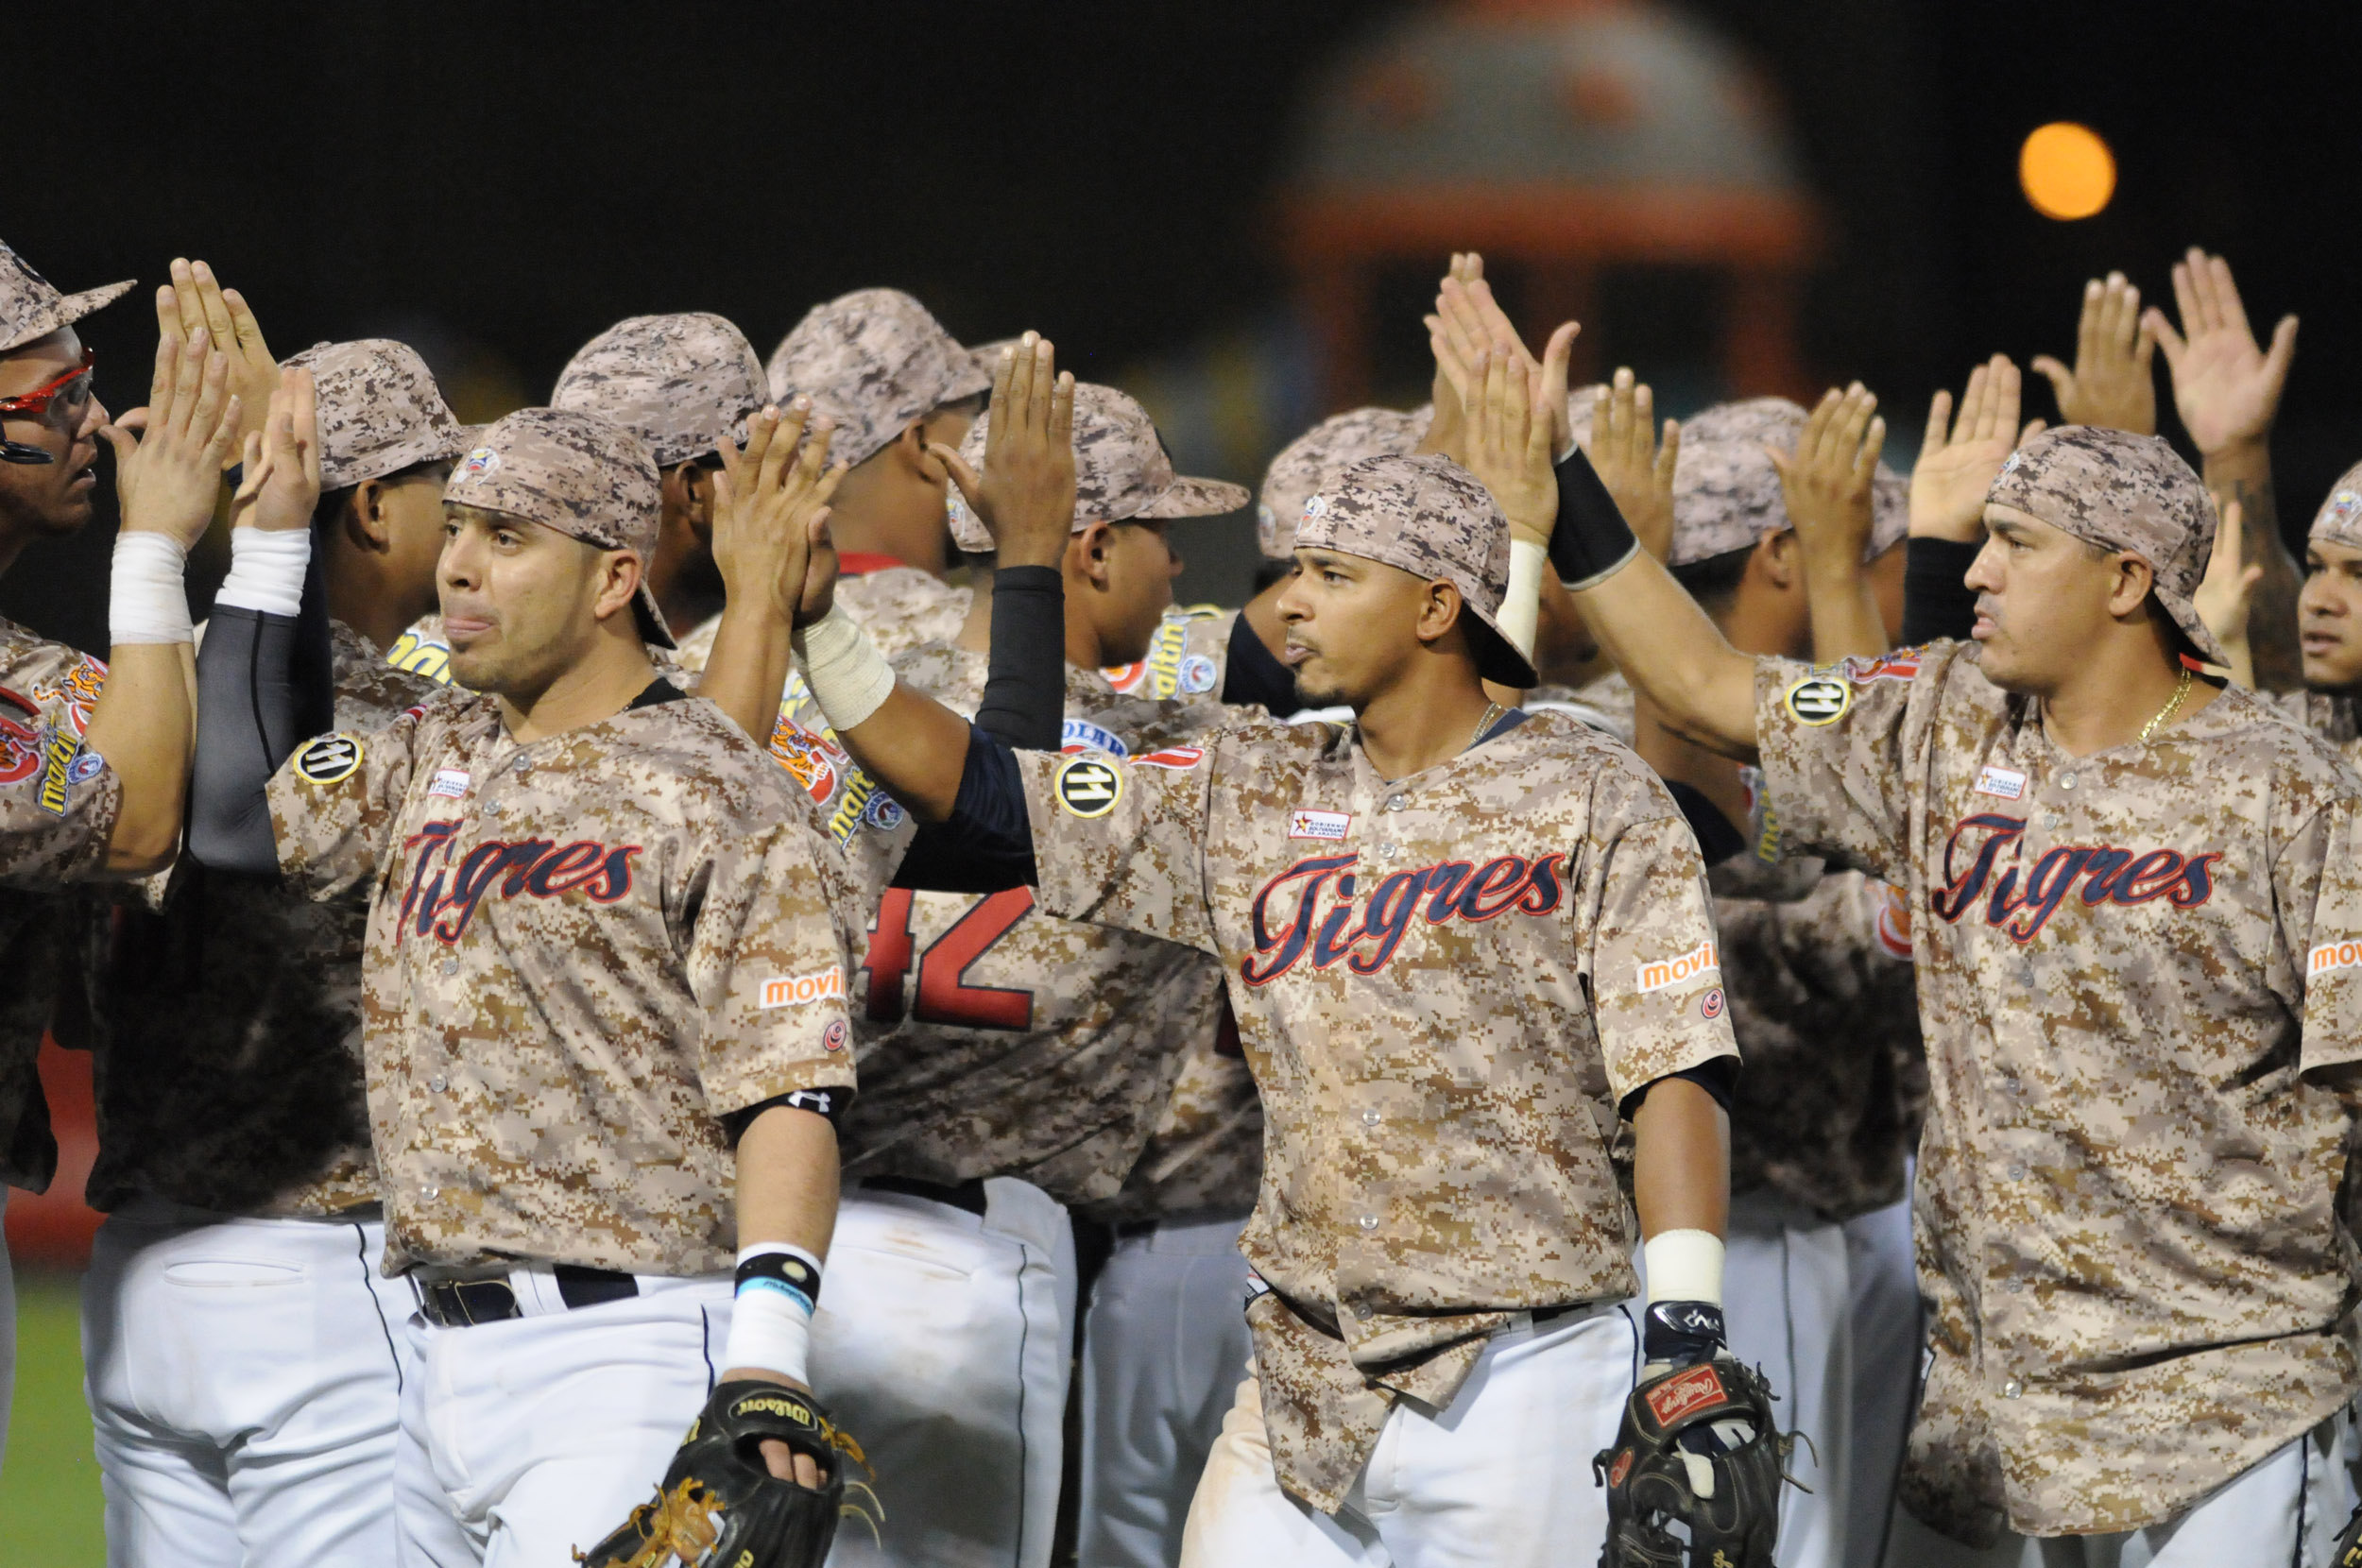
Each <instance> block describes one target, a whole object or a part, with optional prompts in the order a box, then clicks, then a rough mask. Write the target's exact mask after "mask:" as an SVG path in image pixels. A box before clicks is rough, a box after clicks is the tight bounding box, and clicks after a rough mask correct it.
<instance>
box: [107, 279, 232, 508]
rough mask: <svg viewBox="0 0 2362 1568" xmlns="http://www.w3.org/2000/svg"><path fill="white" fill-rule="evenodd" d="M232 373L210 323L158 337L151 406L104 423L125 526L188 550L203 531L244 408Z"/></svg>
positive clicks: (229, 459) (217, 495) (149, 388)
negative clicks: (234, 389) (231, 385)
mask: <svg viewBox="0 0 2362 1568" xmlns="http://www.w3.org/2000/svg"><path fill="white" fill-rule="evenodd" d="M163 292H169V291H160V294H161V293H163ZM229 380H230V366H229V362H228V361H227V360H226V359H224V358H223V356H222V355H220V354H218V353H216V352H214V347H213V334H212V332H210V331H208V330H207V329H205V328H203V327H199V328H198V329H197V331H196V332H194V333H192V334H191V335H190V336H188V337H187V338H186V339H182V338H181V337H180V334H179V332H177V331H176V332H172V333H170V334H167V335H165V336H163V337H161V338H159V339H158V341H157V344H156V372H155V376H154V378H153V380H152V381H151V382H150V383H149V385H148V393H147V406H146V407H145V408H135V409H133V410H131V411H130V412H129V413H128V414H126V415H125V416H124V417H123V418H121V419H120V420H118V421H117V422H115V423H114V424H111V425H104V426H101V427H100V429H99V434H100V435H104V436H105V437H106V438H107V444H108V445H109V446H111V447H112V448H114V453H115V494H116V497H117V498H118V500H119V501H120V502H121V503H122V509H123V531H124V532H125V533H127V534H163V535H165V536H166V537H170V538H171V539H173V540H174V541H175V542H176V543H178V544H179V545H180V548H181V549H183V550H186V549H188V548H189V547H190V546H192V545H194V544H195V543H197V539H198V538H199V537H201V536H202V535H203V534H204V532H205V525H206V524H207V523H208V522H210V521H212V520H213V516H214V501H215V500H216V499H217V498H218V497H219V495H220V492H221V470H222V469H224V468H226V467H228V466H229V464H230V462H231V457H232V455H233V454H234V453H235V452H237V450H238V421H239V416H240V408H239V402H238V398H237V395H236V394H235V393H233V392H231V391H230V389H229ZM135 431H136V432H138V433H139V434H138V435H134V434H133V432H135Z"/></svg>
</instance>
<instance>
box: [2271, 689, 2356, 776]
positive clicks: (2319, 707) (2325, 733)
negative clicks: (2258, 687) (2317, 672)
mask: <svg viewBox="0 0 2362 1568" xmlns="http://www.w3.org/2000/svg"><path fill="white" fill-rule="evenodd" d="M2255 695H2256V699H2257V700H2258V701H2260V702H2263V703H2266V704H2268V705H2269V706H2270V707H2272V708H2274V709H2275V710H2277V711H2278V712H2279V713H2280V714H2282V715H2283V716H2284V717H2285V718H2287V719H2289V720H2292V721H2293V722H2295V723H2296V724H2302V726H2303V727H2305V728H2306V729H2309V730H2311V731H2313V733H2315V734H2316V735H2319V737H2320V738H2321V739H2322V740H2324V741H2328V742H2329V743H2330V744H2331V745H2333V746H2336V748H2337V749H2338V750H2339V751H2341V752H2343V753H2344V754H2345V757H2346V760H2347V761H2349V762H2362V747H2357V746H2356V744H2355V742H2356V741H2362V720H2358V719H2357V717H2356V715H2355V713H2354V698H2353V693H2352V692H2350V691H2258V692H2257V693H2256V694H2255Z"/></svg>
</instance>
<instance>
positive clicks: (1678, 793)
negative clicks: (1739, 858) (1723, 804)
mask: <svg viewBox="0 0 2362 1568" xmlns="http://www.w3.org/2000/svg"><path fill="white" fill-rule="evenodd" d="M1665 787H1666V789H1668V790H1669V791H1670V792H1671V793H1672V796H1673V804H1674V805H1676V806H1678V807H1680V808H1681V809H1682V815H1683V816H1685V817H1686V818H1688V819H1689V830H1690V831H1691V832H1692V833H1695V834H1696V835H1697V836H1698V853H1699V854H1700V855H1702V856H1703V857H1704V858H1705V862H1706V864H1708V865H1720V864H1721V862H1723V861H1727V860H1729V859H1730V858H1731V857H1732V856H1734V855H1736V854H1737V853H1738V852H1739V851H1740V850H1742V849H1744V848H1746V847H1747V835H1745V834H1744V833H1741V832H1740V831H1739V830H1738V829H1737V828H1736V827H1732V826H1731V819H1730V818H1728V817H1726V816H1724V815H1723V814H1722V811H1721V809H1720V807H1718V806H1716V805H1715V804H1714V802H1712V801H1711V800H1708V799H1707V798H1706V797H1705V793H1704V792H1703V791H1701V790H1699V789H1697V788H1695V787H1694V786H1692V785H1688V784H1685V783H1683V782H1682V781H1681V780H1680V779H1677V778H1669V779H1667V780H1666V781H1665Z"/></svg>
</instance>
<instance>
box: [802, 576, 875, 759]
mask: <svg viewBox="0 0 2362 1568" xmlns="http://www.w3.org/2000/svg"><path fill="white" fill-rule="evenodd" d="M794 641H795V648H796V662H797V663H799V664H801V665H802V666H803V667H804V684H805V685H807V686H809V687H811V688H812V696H813V701H814V702H816V703H818V704H819V705H820V711H821V712H823V713H825V714H827V715H828V718H829V723H830V725H831V726H832V727H834V728H835V729H837V730H838V731H840V732H842V731H844V730H848V729H851V728H852V727H853V726H854V725H855V724H860V723H861V722H862V721H863V720H864V719H866V718H868V717H869V716H870V715H871V714H872V713H875V712H877V711H878V709H879V708H880V707H881V706H883V705H884V703H885V700H886V698H888V697H889V696H892V695H893V694H894V670H893V668H892V667H891V666H890V665H888V664H887V663H886V661H885V656H884V655H882V654H881V653H879V652H878V650H877V648H876V646H875V645H873V644H872V643H871V642H870V640H869V639H868V638H867V637H866V636H865V635H864V633H863V632H862V629H861V628H860V627H859V626H857V625H855V624H853V618H852V617H851V616H848V615H847V614H846V613H845V611H844V610H843V609H841V608H839V607H836V606H834V605H831V606H830V609H829V613H828V614H826V615H824V616H822V617H821V618H820V619H819V620H817V621H815V622H813V623H812V624H811V625H809V626H806V627H805V628H804V629H803V630H802V631H799V632H797V633H796V636H795V639H794Z"/></svg>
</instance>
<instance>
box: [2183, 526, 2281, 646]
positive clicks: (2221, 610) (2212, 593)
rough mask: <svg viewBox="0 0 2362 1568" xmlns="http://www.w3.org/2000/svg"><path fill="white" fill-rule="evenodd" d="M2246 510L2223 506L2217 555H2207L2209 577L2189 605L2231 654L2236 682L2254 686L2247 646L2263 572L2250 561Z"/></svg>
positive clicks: (2202, 579)
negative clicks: (2256, 592) (2252, 614)
mask: <svg viewBox="0 0 2362 1568" xmlns="http://www.w3.org/2000/svg"><path fill="white" fill-rule="evenodd" d="M2245 511H2246V509H2245V508H2244V507H2242V506H2241V505H2240V504H2239V503H2237V502H2235V501H2234V502H2231V503H2228V504H2226V505H2225V506H2224V507H2223V509H2222V522H2221V524H2220V526H2218V527H2217V528H2216V530H2215V553H2214V554H2212V555H2211V556H2209V557H2207V561H2206V575H2205V576H2204V577H2203V578H2201V579H2200V580H2199V585H2198V591H2197V592H2196V593H2194V594H2192V595H2191V596H2190V603H2191V604H2192V605H2194V606H2195V607H2196V608H2197V610H2198V618H2199V620H2200V621H2203V622H2206V629H2207V630H2208V631H2210V632H2212V633H2214V634H2215V640H2216V641H2217V642H2219V643H2221V644H2222V651H2223V652H2224V653H2225V654H2226V655H2228V656H2230V659H2231V674H2232V678H2233V679H2234V680H2236V681H2237V682H2238V683H2239V684H2240V685H2241V686H2253V685H2254V684H2255V661H2254V656H2253V655H2252V653H2251V651H2250V648H2249V642H2248V625H2249V622H2250V617H2251V613H2252V611H2253V607H2254V603H2255V587H2256V585H2257V584H2258V583H2261V582H2262V581H2263V580H2264V568H2263V565H2262V563H2261V562H2256V561H2251V560H2249V559H2248V550H2247V537H2246V522H2247V519H2246V516H2245Z"/></svg>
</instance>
